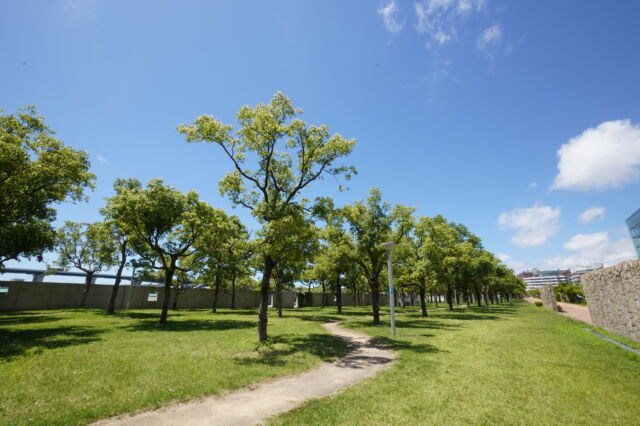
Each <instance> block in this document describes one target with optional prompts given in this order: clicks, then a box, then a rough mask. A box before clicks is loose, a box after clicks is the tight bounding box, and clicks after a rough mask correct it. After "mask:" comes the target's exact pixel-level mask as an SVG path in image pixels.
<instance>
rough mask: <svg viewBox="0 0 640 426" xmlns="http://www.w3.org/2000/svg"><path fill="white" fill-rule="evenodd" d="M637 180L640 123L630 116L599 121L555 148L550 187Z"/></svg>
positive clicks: (577, 187)
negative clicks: (552, 181) (552, 177)
mask: <svg viewBox="0 0 640 426" xmlns="http://www.w3.org/2000/svg"><path fill="white" fill-rule="evenodd" d="M638 180H640V126H639V125H637V124H633V123H631V120H615V121H606V122H604V123H601V124H600V125H598V126H597V127H595V128H590V129H587V130H585V131H584V132H582V134H581V135H578V136H576V137H574V138H572V139H571V140H569V142H567V143H566V144H564V145H562V146H561V147H560V149H559V150H558V174H557V175H556V178H555V181H554V183H553V186H552V187H551V189H568V190H578V191H588V190H591V189H606V188H616V187H619V186H622V185H624V184H627V183H632V182H637V181H638Z"/></svg>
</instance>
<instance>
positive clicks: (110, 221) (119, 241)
mask: <svg viewBox="0 0 640 426" xmlns="http://www.w3.org/2000/svg"><path fill="white" fill-rule="evenodd" d="M139 187H140V183H139V182H138V181H136V180H135V179H116V181H115V182H114V184H113V189H114V190H115V192H116V194H115V195H114V196H113V197H111V198H107V204H106V206H105V207H104V208H102V209H101V210H100V213H102V215H103V216H104V217H105V220H106V224H107V226H108V227H109V229H110V231H111V234H112V236H113V239H114V243H115V245H116V247H117V251H118V253H119V255H120V259H119V263H118V269H117V271H116V279H115V282H114V284H113V289H112V291H111V299H110V300H109V306H108V307H107V314H113V313H114V312H115V310H116V299H117V297H118V289H119V288H120V282H121V281H122V272H123V271H124V268H125V267H126V266H127V263H128V259H129V258H130V257H131V256H132V255H133V253H134V251H133V247H134V245H135V244H132V241H131V240H132V238H134V236H133V234H132V233H131V232H130V231H128V230H127V226H126V223H121V222H119V221H118V220H117V219H115V218H114V216H113V212H112V210H111V209H112V204H113V203H114V202H115V203H117V197H118V196H119V195H120V194H121V193H122V192H123V191H126V190H128V189H135V188H139Z"/></svg>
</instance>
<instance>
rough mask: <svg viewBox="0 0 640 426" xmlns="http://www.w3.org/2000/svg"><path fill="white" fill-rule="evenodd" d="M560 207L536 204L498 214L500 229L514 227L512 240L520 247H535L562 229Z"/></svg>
mask: <svg viewBox="0 0 640 426" xmlns="http://www.w3.org/2000/svg"><path fill="white" fill-rule="evenodd" d="M559 220H560V207H551V206H543V205H538V204H536V205H534V206H533V207H527V208H524V209H515V210H512V211H510V212H505V213H502V214H501V215H500V216H498V226H499V227H500V229H505V230H506V229H512V230H515V231H516V234H515V235H514V236H513V237H512V238H511V242H512V243H513V244H515V245H517V246H519V247H535V246H539V245H542V244H544V243H546V242H547V241H548V240H549V239H550V238H551V237H553V236H554V235H555V234H556V233H557V232H558V230H559V229H560V224H559Z"/></svg>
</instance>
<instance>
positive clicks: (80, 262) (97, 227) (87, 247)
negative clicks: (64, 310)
mask: <svg viewBox="0 0 640 426" xmlns="http://www.w3.org/2000/svg"><path fill="white" fill-rule="evenodd" d="M57 246H58V252H59V257H58V261H57V263H58V265H59V266H61V267H66V266H69V265H71V266H74V267H76V268H78V269H80V270H81V271H83V272H84V273H85V274H87V275H86V277H85V284H84V290H83V292H82V299H81V301H80V307H81V308H84V307H86V304H87V296H88V295H89V289H90V287H91V283H92V282H93V277H94V275H95V273H96V272H98V271H101V270H103V269H104V268H108V267H110V266H112V265H114V264H115V252H116V245H115V243H114V240H113V234H112V233H111V229H110V228H109V227H108V226H107V225H106V224H104V223H102V222H95V223H76V222H71V221H66V222H65V224H64V226H62V227H61V228H60V229H59V230H58V235H57Z"/></svg>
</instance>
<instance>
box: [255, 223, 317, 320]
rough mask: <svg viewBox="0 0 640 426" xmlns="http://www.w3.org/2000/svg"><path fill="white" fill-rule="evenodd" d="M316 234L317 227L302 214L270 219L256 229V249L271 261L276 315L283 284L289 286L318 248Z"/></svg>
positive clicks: (278, 309) (279, 311) (280, 305)
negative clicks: (274, 219) (269, 221)
mask: <svg viewBox="0 0 640 426" xmlns="http://www.w3.org/2000/svg"><path fill="white" fill-rule="evenodd" d="M318 234H319V230H318V228H317V227H316V226H315V225H314V224H313V222H312V221H311V220H309V219H308V218H306V217H305V216H303V215H302V214H293V215H290V216H287V217H284V218H282V219H280V220H277V221H272V222H271V223H269V225H268V226H265V227H263V228H262V229H261V230H260V231H259V232H258V239H257V244H258V245H257V247H258V250H259V251H260V252H262V253H264V254H266V255H268V256H270V257H271V258H272V259H273V262H274V275H273V278H274V279H273V281H275V293H276V308H277V311H278V316H279V317H282V304H283V303H282V294H283V291H284V287H285V285H286V286H288V287H293V284H294V281H295V280H296V279H297V278H298V277H301V276H302V274H303V272H304V271H305V269H306V268H307V265H308V263H309V261H310V260H311V259H312V258H313V256H314V254H315V253H316V252H317V250H318ZM268 241H269V242H271V243H270V244H269V243H267V242H268Z"/></svg>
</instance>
